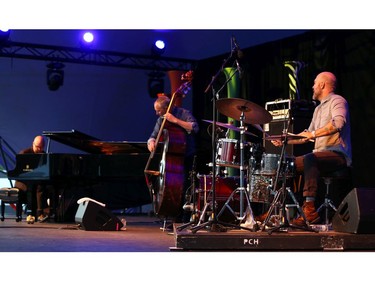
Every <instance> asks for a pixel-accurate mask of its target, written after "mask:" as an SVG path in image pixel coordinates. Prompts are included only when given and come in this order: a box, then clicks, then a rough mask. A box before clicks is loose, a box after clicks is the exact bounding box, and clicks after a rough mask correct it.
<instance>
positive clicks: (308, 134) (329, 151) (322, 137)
mask: <svg viewBox="0 0 375 281" xmlns="http://www.w3.org/2000/svg"><path fill="white" fill-rule="evenodd" d="M312 89H313V96H312V99H313V100H316V101H319V102H320V104H319V105H318V106H317V107H316V108H315V111H314V114H313V117H312V120H311V123H310V126H309V127H308V129H307V130H305V131H303V132H301V133H299V134H298V136H302V137H304V138H301V139H293V140H292V139H289V140H288V141H287V143H288V144H305V143H307V142H310V141H312V140H313V141H315V145H314V150H313V151H312V152H311V153H308V154H305V155H303V156H299V157H296V159H295V165H296V172H297V173H301V174H303V175H304V182H305V183H304V187H303V197H304V198H305V199H304V203H303V206H302V210H303V212H304V214H305V216H306V219H307V221H308V222H309V223H318V222H319V221H320V217H319V214H318V212H317V211H316V208H315V198H316V196H317V190H318V179H319V177H320V174H321V173H322V172H333V171H335V170H339V169H341V168H345V167H350V166H351V164H352V152H351V139H350V116H349V106H348V102H347V101H346V100H345V98H344V97H342V96H340V95H338V94H336V93H335V89H336V76H335V75H334V74H333V73H331V72H321V73H320V74H318V75H317V76H316V78H315V80H314V85H313V87H312ZM271 142H272V143H273V144H274V145H275V146H281V145H282V141H281V140H272V141H271ZM292 224H294V225H297V226H305V225H306V222H305V220H304V219H303V217H302V216H299V217H297V218H296V219H294V220H293V221H292Z"/></svg>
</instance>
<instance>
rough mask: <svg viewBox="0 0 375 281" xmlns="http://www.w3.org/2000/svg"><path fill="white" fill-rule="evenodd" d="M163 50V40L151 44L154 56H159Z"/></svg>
mask: <svg viewBox="0 0 375 281" xmlns="http://www.w3.org/2000/svg"><path fill="white" fill-rule="evenodd" d="M164 51H165V42H164V41H163V40H157V41H155V43H154V45H152V48H151V52H152V54H153V55H155V56H161V55H162V54H164Z"/></svg>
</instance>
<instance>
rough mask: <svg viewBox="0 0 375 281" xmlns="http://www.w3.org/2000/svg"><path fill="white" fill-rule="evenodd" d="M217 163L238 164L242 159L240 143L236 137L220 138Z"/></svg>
mask: <svg viewBox="0 0 375 281" xmlns="http://www.w3.org/2000/svg"><path fill="white" fill-rule="evenodd" d="M218 142H219V143H218V150H217V154H218V159H217V163H218V164H222V165H236V164H237V165H238V164H239V160H240V149H239V143H238V141H237V140H235V139H219V140H218Z"/></svg>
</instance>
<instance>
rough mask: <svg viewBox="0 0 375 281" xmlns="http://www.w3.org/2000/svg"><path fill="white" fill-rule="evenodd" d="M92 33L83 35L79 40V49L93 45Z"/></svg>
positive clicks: (93, 37)
mask: <svg viewBox="0 0 375 281" xmlns="http://www.w3.org/2000/svg"><path fill="white" fill-rule="evenodd" d="M94 39H95V36H94V33H92V32H91V31H86V32H84V33H83V35H82V38H81V41H80V43H81V47H83V48H90V47H92V46H93V45H94Z"/></svg>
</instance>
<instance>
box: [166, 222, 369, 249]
mask: <svg viewBox="0 0 375 281" xmlns="http://www.w3.org/2000/svg"><path fill="white" fill-rule="evenodd" d="M180 226H181V225H175V226H174V234H175V243H176V247H175V248H171V250H181V251H374V250H375V234H352V233H343V232H336V231H334V230H328V231H320V232H318V231H316V232H314V231H308V230H299V229H295V228H284V229H279V230H275V231H272V232H270V231H268V230H267V229H264V230H259V231H252V230H246V229H241V228H225V227H224V228H219V231H216V230H213V231H212V230H210V229H205V228H202V229H199V230H198V231H196V229H194V228H193V227H194V226H189V227H186V228H184V229H181V230H179V227H180ZM319 227H321V226H318V227H316V228H319ZM180 228H181V227H180ZM192 228H193V229H194V231H192V230H191V229H192ZM225 230H226V231H225Z"/></svg>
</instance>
